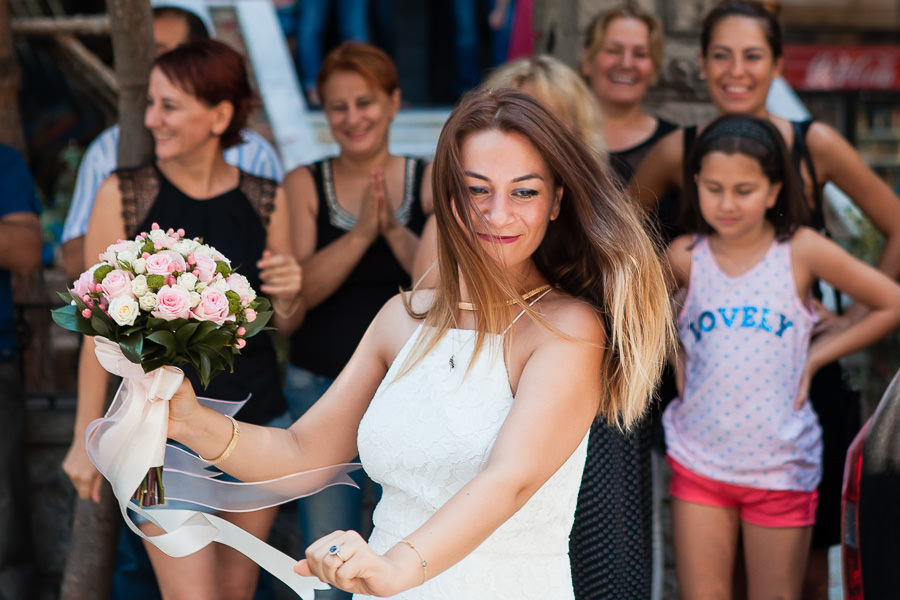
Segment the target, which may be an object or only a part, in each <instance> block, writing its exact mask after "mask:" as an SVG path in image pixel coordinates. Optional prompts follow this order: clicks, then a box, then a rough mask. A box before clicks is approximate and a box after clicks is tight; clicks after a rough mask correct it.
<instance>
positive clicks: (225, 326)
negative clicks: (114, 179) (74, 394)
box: [52, 223, 272, 506]
mask: <svg viewBox="0 0 900 600" xmlns="http://www.w3.org/2000/svg"><path fill="white" fill-rule="evenodd" d="M99 260H100V262H98V263H97V264H95V265H94V266H92V267H91V268H90V269H88V270H87V271H85V272H84V273H82V274H81V276H80V277H79V278H78V280H77V281H75V282H74V284H73V286H72V289H71V290H68V291H67V292H65V293H60V297H61V298H62V299H63V300H64V301H66V302H67V304H66V305H65V306H63V307H61V308H58V309H56V310H54V311H52V315H53V320H54V321H56V323H57V324H59V325H60V326H62V327H64V328H66V329H69V330H71V331H75V332H78V333H83V334H85V335H88V336H93V337H95V339H96V340H97V341H98V358H100V360H101V364H103V366H104V368H106V369H107V370H110V371H111V372H114V374H117V375H123V373H121V372H117V371H121V370H122V369H121V368H118V367H113V366H112V365H113V364H114V363H115V360H111V359H106V360H104V356H102V355H101V354H102V353H103V352H105V353H108V352H110V346H112V347H113V349H112V351H113V352H114V354H115V356H114V357H113V358H117V357H118V352H120V353H121V356H124V358H126V359H127V360H128V361H130V362H131V363H134V364H135V365H139V366H140V367H141V369H142V371H143V373H148V374H149V373H153V372H155V371H156V370H157V369H160V367H163V366H178V365H183V364H190V365H193V366H194V368H196V370H197V373H198V374H199V376H200V380H201V382H202V383H203V385H204V386H207V385H209V382H210V380H211V379H212V378H213V377H215V376H216V375H217V374H219V373H221V372H222V371H224V370H226V369H228V370H232V369H233V362H234V355H235V354H237V353H239V352H240V349H241V348H243V347H244V346H245V345H246V344H247V338H250V337H252V336H254V335H256V334H257V333H259V332H260V331H261V330H262V329H263V328H264V327H265V325H266V323H267V322H268V321H269V319H270V318H271V316H272V311H271V305H270V304H269V301H268V300H266V299H265V298H262V297H258V296H257V295H256V292H254V290H253V289H252V288H251V287H250V285H249V283H248V282H247V279H246V278H245V277H244V276H243V275H240V274H239V273H237V272H236V271H234V270H233V269H232V267H231V263H230V262H229V261H228V259H227V258H226V257H225V256H223V255H222V254H221V253H220V252H219V251H217V250H216V249H215V248H213V247H211V246H208V245H205V244H203V243H202V242H201V241H200V240H199V239H198V238H194V239H190V238H188V237H186V236H185V233H184V230H183V229H179V230H177V231H175V230H173V229H169V230H168V231H164V230H162V229H160V228H159V226H158V225H157V224H155V223H154V225H153V227H152V229H151V230H150V231H149V232H144V233H141V234H139V235H138V236H137V237H135V238H134V240H124V241H123V240H119V241H117V242H116V243H115V244H112V245H110V246H109V247H108V248H107V249H106V250H105V251H104V252H103V253H102V254H100V256H99ZM107 340H108V342H110V343H108V342H107ZM114 345H117V346H118V348H117V349H116V348H115V346H114ZM101 348H102V350H101ZM138 375H140V373H138ZM125 379H126V380H128V379H129V377H127V376H126V377H125ZM130 379H131V380H132V381H131V383H132V387H135V386H134V380H136V379H140V377H130ZM123 385H124V384H123ZM148 385H149V384H148ZM143 391H144V392H147V391H149V387H147V389H145V390H143ZM120 393H121V391H120ZM150 400H152V399H150ZM163 445H164V440H163ZM163 451H164V448H163ZM161 460H162V459H160V461H161ZM159 464H162V462H160V463H159ZM161 470H162V467H161V466H158V467H155V468H154V469H151V471H150V472H149V473H148V476H147V478H145V480H144V481H143V483H142V484H141V487H140V488H139V489H138V491H137V492H135V499H137V500H138V501H139V503H140V504H141V505H142V506H146V505H152V504H159V503H162V502H163V501H164V498H163V494H162V486H161V482H160V478H161V475H162V471H161Z"/></svg>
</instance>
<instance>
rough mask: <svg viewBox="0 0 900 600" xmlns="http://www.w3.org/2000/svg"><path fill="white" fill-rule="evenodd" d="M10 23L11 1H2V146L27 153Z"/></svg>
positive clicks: (0, 117) (18, 70)
mask: <svg viewBox="0 0 900 600" xmlns="http://www.w3.org/2000/svg"><path fill="white" fill-rule="evenodd" d="M10 23H11V17H10V12H9V0H0V143H4V144H6V145H8V146H12V147H13V148H15V149H16V150H18V151H19V152H21V153H22V154H25V135H24V133H23V132H22V118H21V115H20V114H19V90H20V89H21V87H22V72H21V69H20V68H19V60H18V58H17V57H16V48H15V46H14V45H13V41H12V31H11V28H10Z"/></svg>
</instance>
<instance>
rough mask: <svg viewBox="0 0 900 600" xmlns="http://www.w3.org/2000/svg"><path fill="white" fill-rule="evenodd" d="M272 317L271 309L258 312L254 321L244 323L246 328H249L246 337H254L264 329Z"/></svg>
mask: <svg viewBox="0 0 900 600" xmlns="http://www.w3.org/2000/svg"><path fill="white" fill-rule="evenodd" d="M271 318H272V311H271V310H267V311H263V312H258V313H256V319H255V320H254V321H253V322H252V323H246V324H245V325H244V329H246V330H247V333H245V334H244V337H245V338H252V337H253V336H254V335H256V334H257V333H259V332H260V331H262V330H263V328H264V327H265V326H266V324H268V322H269V319H271Z"/></svg>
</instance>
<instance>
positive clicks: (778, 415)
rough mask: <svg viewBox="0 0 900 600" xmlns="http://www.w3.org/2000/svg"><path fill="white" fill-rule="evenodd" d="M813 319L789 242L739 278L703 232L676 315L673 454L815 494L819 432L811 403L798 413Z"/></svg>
mask: <svg viewBox="0 0 900 600" xmlns="http://www.w3.org/2000/svg"><path fill="white" fill-rule="evenodd" d="M814 323H815V316H814V314H813V313H812V312H811V310H810V308H809V307H808V305H806V304H805V303H804V302H802V301H801V300H800V298H799V297H798V295H797V288H796V284H795V282H794V273H793V269H792V266H791V245H790V242H789V241H787V242H777V241H775V242H773V243H772V245H771V246H770V247H769V250H768V251H767V252H766V254H765V256H764V257H763V258H762V259H761V260H760V261H759V262H758V263H757V264H756V265H754V266H753V267H752V268H750V269H749V270H748V271H746V272H744V273H742V274H741V275H738V276H735V277H732V276H729V275H727V274H725V273H724V272H723V271H722V270H721V269H720V268H719V266H718V264H717V263H716V261H715V257H714V256H713V254H712V252H711V250H710V247H709V243H708V240H707V238H706V237H700V238H698V239H697V243H696V245H695V246H694V249H693V252H692V256H691V274H690V282H689V285H688V293H687V297H686V299H685V303H684V307H683V308H682V309H681V312H680V313H679V315H678V333H679V336H680V338H681V343H682V345H683V347H684V352H685V363H686V370H685V389H684V394H683V397H682V398H676V399H675V400H673V401H672V402H671V404H670V405H669V406H668V407H667V408H666V411H665V413H664V414H663V427H664V428H665V433H666V445H667V448H668V453H669V454H670V455H671V456H672V458H674V459H675V460H677V461H678V462H679V463H681V464H682V465H684V466H685V467H687V468H688V469H690V470H692V471H694V472H695V473H698V474H700V475H703V476H705V477H709V478H711V479H715V480H717V481H723V482H726V483H731V484H734V485H742V486H747V487H753V488H762V489H771V490H803V491H811V490H814V489H815V488H816V485H817V484H818V482H819V478H820V476H821V455H822V432H821V429H820V427H819V422H818V419H817V417H816V414H815V412H814V411H813V410H812V408H811V407H810V403H809V402H808V401H807V402H806V403H805V404H804V405H803V407H802V408H801V409H800V410H795V409H794V400H795V398H796V395H797V388H798V387H799V385H800V378H801V376H802V374H803V367H804V365H805V363H806V356H807V351H808V349H809V340H810V333H811V331H812V328H813V324H814Z"/></svg>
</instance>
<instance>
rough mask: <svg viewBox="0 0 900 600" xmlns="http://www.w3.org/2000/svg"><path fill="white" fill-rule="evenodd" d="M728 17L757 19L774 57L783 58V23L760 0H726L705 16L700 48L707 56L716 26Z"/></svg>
mask: <svg viewBox="0 0 900 600" xmlns="http://www.w3.org/2000/svg"><path fill="white" fill-rule="evenodd" d="M728 17H747V18H750V19H756V20H757V21H758V22H759V26H760V27H761V28H762V30H763V33H764V34H765V36H766V42H767V43H768V45H769V49H770V50H771V51H772V57H773V58H776V59H778V58H781V55H782V53H783V51H784V36H783V34H782V32H781V24H780V23H779V22H778V19H777V18H775V15H773V14H772V13H771V12H769V11H768V10H766V8H765V6H763V4H762V3H760V2H755V1H754V0H724V2H720V3H719V4H717V5H716V6H714V7H713V8H712V10H710V11H709V12H708V13H706V17H704V18H703V26H702V29H701V30H700V50H701V52H702V54H703V56H706V53H707V51H708V50H709V42H710V39H711V38H712V33H713V30H714V29H715V28H716V26H717V25H718V24H719V23H720V22H722V21H723V20H725V19H727V18H728Z"/></svg>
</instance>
